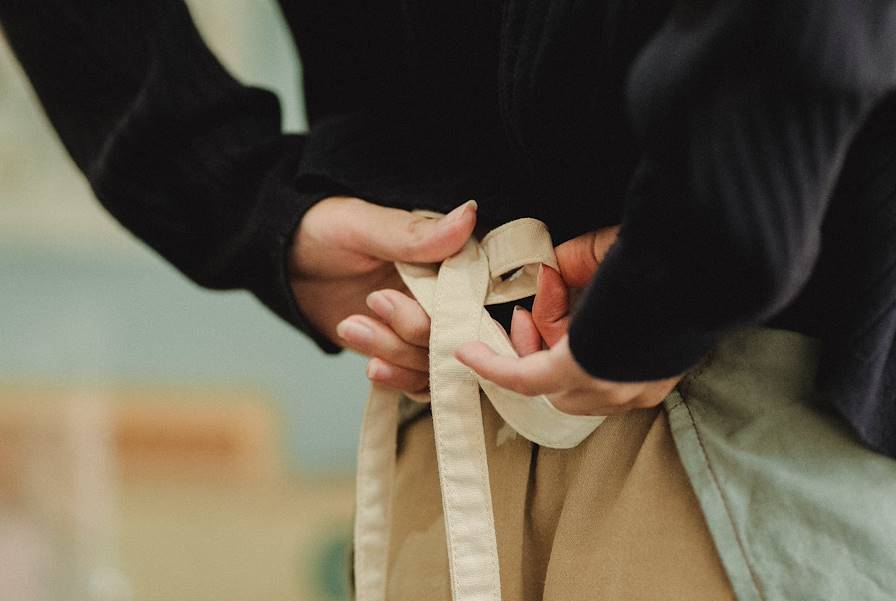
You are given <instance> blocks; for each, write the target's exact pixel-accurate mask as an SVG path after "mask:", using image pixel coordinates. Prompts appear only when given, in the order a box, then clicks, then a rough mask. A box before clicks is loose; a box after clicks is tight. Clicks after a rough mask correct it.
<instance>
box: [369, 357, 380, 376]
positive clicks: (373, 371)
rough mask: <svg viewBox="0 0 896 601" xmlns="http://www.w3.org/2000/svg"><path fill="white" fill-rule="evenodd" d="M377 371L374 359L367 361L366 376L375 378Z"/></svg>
mask: <svg viewBox="0 0 896 601" xmlns="http://www.w3.org/2000/svg"><path fill="white" fill-rule="evenodd" d="M378 372H379V370H378V369H377V364H376V361H368V362H367V377H368V378H369V379H371V380H373V379H376V375H377V373H378Z"/></svg>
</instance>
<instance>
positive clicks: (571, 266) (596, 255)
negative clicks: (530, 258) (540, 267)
mask: <svg viewBox="0 0 896 601" xmlns="http://www.w3.org/2000/svg"><path fill="white" fill-rule="evenodd" d="M619 228H620V226H618V225H614V226H611V227H605V228H601V229H599V230H597V231H595V232H588V233H587V234H582V235H581V236H579V237H577V238H573V239H572V240H567V241H566V242H564V243H563V244H561V245H559V246H558V247H557V248H555V249H554V253H555V254H556V255H557V264H558V266H559V267H560V274H561V275H562V276H563V281H564V282H566V285H567V286H569V287H571V288H584V287H585V286H587V285H588V282H589V281H591V278H592V277H593V276H594V274H595V272H596V271H597V268H598V267H600V264H601V262H602V261H603V260H604V257H606V256H607V253H608V252H609V250H610V247H612V246H613V244H614V243H615V242H616V239H617V238H618V236H619Z"/></svg>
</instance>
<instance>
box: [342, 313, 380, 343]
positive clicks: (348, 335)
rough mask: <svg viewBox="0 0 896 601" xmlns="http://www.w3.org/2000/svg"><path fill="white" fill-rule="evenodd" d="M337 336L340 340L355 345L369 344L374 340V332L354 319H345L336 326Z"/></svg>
mask: <svg viewBox="0 0 896 601" xmlns="http://www.w3.org/2000/svg"><path fill="white" fill-rule="evenodd" d="M336 334H338V335H339V337H340V338H343V339H345V340H348V341H349V342H355V343H361V344H364V343H367V342H369V341H370V339H371V338H373V330H371V329H370V328H369V327H368V326H366V325H365V324H363V323H360V322H357V321H355V320H352V319H344V320H342V321H340V322H339V325H337V326H336Z"/></svg>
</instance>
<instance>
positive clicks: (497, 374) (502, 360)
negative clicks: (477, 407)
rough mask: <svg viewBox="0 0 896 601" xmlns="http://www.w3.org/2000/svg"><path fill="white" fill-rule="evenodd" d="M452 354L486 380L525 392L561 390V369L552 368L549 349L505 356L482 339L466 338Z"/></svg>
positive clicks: (533, 393)
mask: <svg viewBox="0 0 896 601" xmlns="http://www.w3.org/2000/svg"><path fill="white" fill-rule="evenodd" d="M454 356H455V358H457V360H458V361H460V362H461V363H463V364H464V365H466V366H467V367H469V368H470V369H472V370H473V371H475V372H476V373H477V374H479V375H480V376H482V377H483V378H485V379H486V380H489V381H491V382H494V383H495V384H497V385H498V386H501V387H503V388H507V389H508V390H513V391H514V392H518V393H520V394H524V395H527V396H535V395H538V394H548V393H551V392H554V391H556V390H560V388H561V387H562V384H563V382H562V380H563V376H562V374H561V372H560V370H557V369H554V368H553V364H552V361H551V356H550V351H538V352H536V353H532V354H530V355H527V356H525V357H522V358H517V357H505V356H502V355H499V354H497V353H496V352H495V351H493V350H492V349H491V348H489V346H488V345H486V344H484V343H482V342H467V343H465V344H462V345H461V346H460V347H459V348H458V349H457V350H456V351H455V353H454Z"/></svg>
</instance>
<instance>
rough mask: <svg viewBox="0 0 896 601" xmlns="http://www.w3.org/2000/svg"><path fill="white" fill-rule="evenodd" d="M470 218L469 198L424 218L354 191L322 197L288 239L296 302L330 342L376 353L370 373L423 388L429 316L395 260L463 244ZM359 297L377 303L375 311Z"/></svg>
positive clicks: (432, 258)
mask: <svg viewBox="0 0 896 601" xmlns="http://www.w3.org/2000/svg"><path fill="white" fill-rule="evenodd" d="M475 224H476V204H475V203H473V202H470V203H466V204H464V205H462V206H460V207H458V208H456V209H455V210H454V211H452V212H451V213H449V214H448V215H446V216H445V217H443V218H441V219H428V218H425V217H421V216H419V215H415V214H413V213H409V212H407V211H402V210H399V209H390V208H384V207H380V206H378V205H375V204H372V203H369V202H366V201H363V200H360V199H358V198H349V197H341V196H334V197H330V198H326V199H324V200H322V201H320V202H319V203H317V204H316V205H315V206H313V207H312V208H311V209H310V210H309V211H308V212H307V213H306V214H305V216H304V218H303V219H302V222H301V224H300V226H299V228H298V230H297V231H296V234H295V237H294V239H293V248H292V252H291V254H290V263H289V273H290V279H291V285H292V289H293V293H294V295H295V298H296V302H297V304H298V306H299V309H300V310H301V311H302V313H303V314H304V315H305V316H306V317H307V318H308V320H309V321H310V323H311V324H312V325H313V326H314V327H315V328H316V329H317V330H318V331H320V332H321V333H323V334H324V335H325V336H327V337H328V338H329V339H330V340H332V341H334V342H335V343H337V344H340V345H343V346H348V347H349V348H352V349H353V350H356V351H358V352H360V353H362V354H364V355H368V356H374V357H378V358H381V360H380V361H379V362H377V360H372V361H371V363H370V364H369V365H368V374H370V373H371V370H373V372H378V371H382V373H381V374H380V376H388V377H386V378H383V377H380V378H374V379H375V380H379V381H382V382H384V383H386V384H388V385H391V386H393V387H396V388H400V389H402V390H408V391H415V390H419V389H421V388H425V387H426V385H427V383H428V380H429V376H428V374H427V371H428V346H429V318H428V317H427V316H426V314H425V313H424V312H423V309H422V308H420V307H419V305H417V303H416V301H414V300H413V299H412V298H411V297H410V296H408V295H407V294H406V293H405V292H406V289H405V287H404V285H403V283H402V281H401V278H400V277H399V276H398V272H397V271H396V270H395V266H394V262H395V261H407V262H414V263H435V262H440V261H442V260H444V259H445V258H447V257H449V256H451V255H453V254H454V253H456V252H457V251H458V250H460V249H461V247H463V245H464V243H465V242H466V241H467V239H468V238H469V237H470V235H471V234H472V232H473V227H474V226H475ZM383 288H386V289H388V290H385V291H383V292H382V293H378V294H377V295H374V296H373V297H371V298H370V299H369V300H368V297H369V295H370V293H371V292H373V291H375V290H379V289H383ZM365 300H368V302H369V303H370V305H371V306H372V307H378V308H379V311H378V314H379V317H380V319H374V318H373V317H372V315H374V314H375V313H372V312H371V311H370V310H368V307H367V305H366V304H365ZM378 301H379V302H378ZM389 304H391V305H392V307H393V308H392V309H389V308H388V305H389ZM389 315H392V316H394V317H395V319H396V323H397V324H398V325H397V326H396V327H395V328H393V327H391V326H390V325H389V323H390V320H389V318H388V316H389ZM349 316H351V317H349ZM383 316H386V317H385V318H384V317H383ZM383 360H385V361H383ZM378 366H379V368H380V370H378V369H377V367H378ZM421 370H423V371H421ZM387 372H388V373H387Z"/></svg>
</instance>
